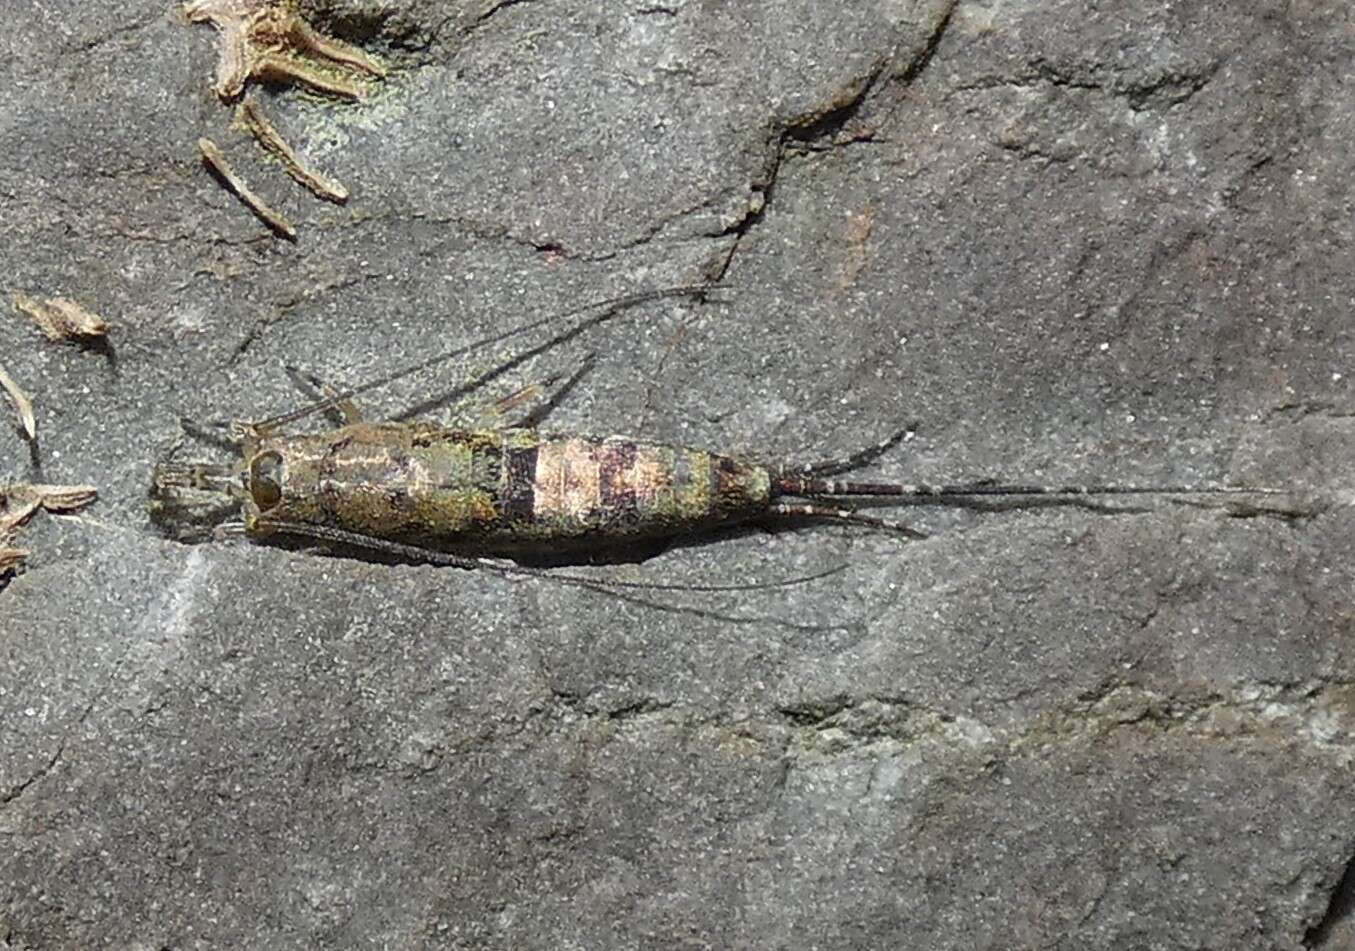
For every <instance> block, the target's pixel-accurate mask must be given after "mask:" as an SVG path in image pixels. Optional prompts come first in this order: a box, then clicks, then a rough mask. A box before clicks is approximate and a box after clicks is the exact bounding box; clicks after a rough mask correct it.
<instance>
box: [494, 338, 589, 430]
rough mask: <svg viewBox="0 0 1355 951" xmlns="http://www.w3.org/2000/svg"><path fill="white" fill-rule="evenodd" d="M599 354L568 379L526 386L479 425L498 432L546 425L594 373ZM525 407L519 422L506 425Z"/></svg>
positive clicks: (497, 404) (556, 377) (559, 376)
mask: <svg viewBox="0 0 1355 951" xmlns="http://www.w3.org/2000/svg"><path fill="white" fill-rule="evenodd" d="M596 362H597V354H594V353H590V354H588V355H587V356H586V357H585V358H584V360H583V363H582V364H580V366H579V368H578V369H577V370H575V371H574V372H573V373H572V374H570V375H569V376H568V377H566V376H565V375H564V374H563V373H556V374H555V375H554V376H551V377H549V378H547V379H545V380H542V381H541V382H539V383H533V384H531V385H530V386H524V387H523V388H522V389H520V390H518V391H517V392H516V393H510V394H509V395H508V396H505V397H504V398H503V399H501V400H496V401H495V402H494V403H492V404H490V405H489V406H488V407H486V408H485V410H484V411H483V412H481V414H480V418H479V422H480V423H481V424H483V425H486V426H489V427H492V428H495V429H505V428H511V429H535V428H536V427H538V426H540V425H541V424H542V423H543V422H545V420H546V417H547V416H549V415H550V414H551V412H552V411H553V410H554V409H555V408H556V407H557V406H559V405H560V403H562V402H563V401H564V398H565V397H566V396H568V395H569V393H570V391H571V390H573V389H574V387H575V386H577V385H578V383H579V381H580V380H582V379H583V378H584V376H586V375H587V374H588V372H589V371H590V370H592V369H593V365H594V364H595V363H596ZM523 406H526V407H527V411H526V412H525V413H524V414H523V415H522V416H520V417H518V418H517V419H516V420H513V421H512V422H506V421H505V420H504V417H505V416H507V415H508V414H509V413H511V412H513V411H514V410H517V409H519V408H521V407H523Z"/></svg>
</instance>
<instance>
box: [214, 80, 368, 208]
mask: <svg viewBox="0 0 1355 951" xmlns="http://www.w3.org/2000/svg"><path fill="white" fill-rule="evenodd" d="M235 115H236V118H237V119H239V120H240V122H241V123H243V124H244V126H245V128H247V129H249V131H250V132H251V133H253V135H254V138H255V139H256V140H257V141H258V143H259V144H260V145H261V146H263V147H264V148H265V149H266V150H267V151H269V152H270V153H272V154H273V155H274V156H276V157H277V159H278V161H279V162H281V163H282V167H283V168H285V169H286V170H287V174H289V175H291V176H292V178H294V179H296V180H297V181H298V182H300V183H301V184H302V185H305V186H306V187H307V188H309V189H310V190H311V191H312V192H314V193H315V195H316V196H318V197H320V198H323V199H325V200H326V201H332V202H335V203H336V204H343V203H344V202H346V201H348V189H346V188H344V187H343V185H341V184H339V183H338V182H336V181H334V179H332V178H330V177H329V176H327V175H325V174H324V173H323V172H319V171H316V170H315V169H313V168H310V167H309V166H307V165H306V164H305V163H304V162H303V161H302V160H301V158H300V156H298V155H297V154H296V152H295V151H294V150H293V149H292V147H291V146H290V145H288V144H287V142H286V141H285V140H284V139H283V138H282V135H281V134H280V133H279V132H278V130H277V129H276V128H275V127H274V126H273V123H271V122H269V121H268V117H267V116H266V115H264V112H263V109H262V108H260V106H259V103H258V100H256V99H255V98H254V97H253V96H246V97H245V98H244V101H242V102H241V103H240V104H239V105H238V106H236V107H235Z"/></svg>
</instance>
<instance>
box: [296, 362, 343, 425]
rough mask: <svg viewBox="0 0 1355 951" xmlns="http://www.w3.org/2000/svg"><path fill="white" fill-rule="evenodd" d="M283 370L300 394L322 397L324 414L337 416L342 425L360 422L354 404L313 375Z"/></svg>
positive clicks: (303, 371)
mask: <svg viewBox="0 0 1355 951" xmlns="http://www.w3.org/2000/svg"><path fill="white" fill-rule="evenodd" d="M283 369H284V370H286V371H287V376H288V377H290V378H291V380H292V383H294V384H295V385H296V388H297V389H299V390H301V392H303V393H305V394H306V395H307V396H310V397H312V398H314V397H315V395H316V394H317V393H318V394H319V395H320V396H322V397H324V400H325V402H326V404H327V406H326V409H325V412H326V414H331V413H332V414H335V415H337V416H338V418H339V422H341V423H342V424H343V425H348V424H350V423H360V422H362V412H361V411H360V410H359V409H358V408H357V406H356V404H354V403H353V401H352V400H351V399H349V398H346V397H345V396H343V394H341V393H340V392H339V391H338V390H337V389H335V388H334V387H332V386H330V385H329V384H328V383H326V382H325V381H324V380H322V379H320V378H319V377H318V376H316V375H315V374H314V373H308V372H307V371H305V370H302V369H300V368H298V367H294V366H290V365H289V366H286V367H283Z"/></svg>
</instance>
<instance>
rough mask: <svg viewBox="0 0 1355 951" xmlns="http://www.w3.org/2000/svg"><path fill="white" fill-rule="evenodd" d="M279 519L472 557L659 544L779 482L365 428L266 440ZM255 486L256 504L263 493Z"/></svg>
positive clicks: (471, 435) (612, 448)
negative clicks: (645, 541) (649, 540)
mask: <svg viewBox="0 0 1355 951" xmlns="http://www.w3.org/2000/svg"><path fill="white" fill-rule="evenodd" d="M260 450H261V451H260V452H258V453H256V455H255V456H254V460H255V464H254V465H253V468H257V467H258V466H257V462H258V461H259V460H263V459H272V458H276V460H277V461H278V463H279V464H278V465H276V466H274V465H272V464H271V463H270V465H269V466H268V468H269V469H270V470H272V469H275V470H276V475H275V478H276V477H280V479H281V482H280V492H279V493H278V495H279V501H278V502H277V503H276V504H274V505H271V506H258V512H257V514H258V515H260V516H262V517H264V518H265V519H268V520H275V521H277V522H292V523H302V524H314V525H324V526H328V527H332V528H337V529H342V530H344V531H347V532H353V533H357V534H361V535H365V536H368V537H372V538H379V539H385V540H390V541H399V542H403V543H406V544H413V545H420V546H424V547H428V548H435V549H438V550H444V551H455V552H466V553H475V554H494V553H501V554H521V553H550V552H555V551H559V550H561V549H562V548H563V549H568V548H574V549H577V548H583V547H599V546H606V545H609V544H616V543H624V542H626V541H627V540H633V539H643V538H662V537H665V536H671V535H680V534H684V533H687V532H691V531H696V530H700V529H702V528H706V527H709V526H711V525H713V524H719V523H723V522H733V521H738V520H740V519H744V518H748V517H750V516H752V515H756V514H758V513H760V512H762V511H764V510H765V509H766V508H767V505H768V502H769V497H770V493H771V478H770V476H769V474H768V472H767V470H766V469H764V468H762V467H761V466H757V465H753V464H749V463H744V462H741V461H738V460H735V459H733V458H731V457H728V456H721V455H716V454H713V453H708V452H702V451H700V450H696V449H684V448H679V447H674V446H662V445H654V444H649V443H637V442H633V441H631V440H628V439H623V438H619V437H608V438H593V437H587V436H550V435H542V434H539V433H537V432H536V431H534V430H525V429H523V430H511V429H510V430H500V431H494V430H491V431H484V432H469V431H462V430H452V429H443V428H441V427H436V426H430V425H427V424H421V425H417V426H408V425H404V426H400V425H391V424H386V425H379V426H372V425H368V424H358V425H354V426H348V427H344V428H343V429H340V430H337V431H335V432H333V433H328V434H325V435H323V436H304V437H281V438H278V439H275V440H269V441H268V442H267V443H266V444H264V445H262V446H260ZM257 489H258V487H252V488H251V494H252V496H253V497H254V498H255V499H256V500H257V499H258V498H260V495H261V493H260V492H258V491H256V490H257Z"/></svg>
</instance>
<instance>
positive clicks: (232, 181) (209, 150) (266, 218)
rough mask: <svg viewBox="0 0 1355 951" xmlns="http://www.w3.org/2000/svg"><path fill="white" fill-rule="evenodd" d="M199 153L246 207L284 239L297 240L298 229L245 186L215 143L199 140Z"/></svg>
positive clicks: (203, 139)
mask: <svg viewBox="0 0 1355 951" xmlns="http://www.w3.org/2000/svg"><path fill="white" fill-rule="evenodd" d="M198 151H199V152H201V153H202V158H203V160H204V161H206V162H207V164H208V165H209V166H210V167H211V169H212V171H214V172H216V174H217V175H218V176H219V177H220V178H221V180H222V181H223V182H225V183H226V187H227V188H229V189H230V190H231V191H232V192H234V193H235V194H236V196H237V197H238V198H239V199H240V200H241V201H242V202H244V203H245V206H246V207H247V208H248V209H249V210H250V211H252V212H254V214H256V215H257V216H258V217H259V220H260V221H262V222H263V223H264V224H266V225H268V227H270V228H272V229H273V230H274V231H276V232H277V233H278V234H280V235H282V236H283V237H284V238H289V239H291V240H292V241H295V240H296V227H295V226H294V225H293V224H292V223H291V222H290V221H288V220H287V217H286V216H285V215H283V213H282V212H280V211H277V210H276V209H274V208H273V206H271V205H270V204H268V202H266V201H264V200H263V198H261V197H260V196H259V195H258V194H256V193H255V192H254V190H253V189H252V188H250V187H249V186H248V185H246V184H245V181H244V179H242V178H241V177H240V176H239V175H237V174H236V173H235V169H233V168H231V163H230V162H228V161H226V156H225V155H224V154H223V153H222V151H221V149H220V147H219V146H217V144H216V143H215V142H213V141H212V140H211V139H208V138H201V139H198Z"/></svg>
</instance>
